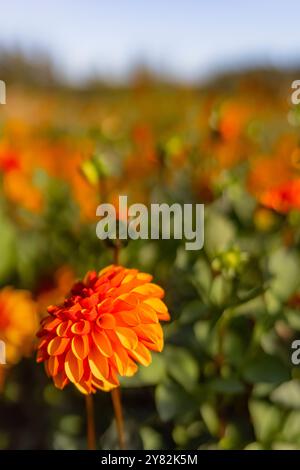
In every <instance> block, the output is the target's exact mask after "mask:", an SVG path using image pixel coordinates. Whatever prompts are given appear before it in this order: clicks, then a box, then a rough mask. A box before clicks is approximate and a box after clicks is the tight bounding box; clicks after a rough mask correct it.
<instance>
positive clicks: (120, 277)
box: [110, 270, 126, 287]
mask: <svg viewBox="0 0 300 470" xmlns="http://www.w3.org/2000/svg"><path fill="white" fill-rule="evenodd" d="M125 276H126V271H125V272H124V271H123V270H122V271H121V272H119V273H118V274H116V275H115V276H114V277H113V278H112V279H111V281H110V285H111V287H117V286H119V285H120V284H121V283H122V281H123V279H124V277H125Z"/></svg>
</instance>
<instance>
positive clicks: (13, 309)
mask: <svg viewBox="0 0 300 470" xmlns="http://www.w3.org/2000/svg"><path fill="white" fill-rule="evenodd" d="M37 327H38V319H37V311H36V304H35V303H34V302H33V300H32V298H31V295H30V293H29V292H27V291H25V290H15V289H13V288H12V287H5V288H3V289H1V290H0V340H1V341H4V343H5V353H6V362H7V364H8V365H13V364H15V363H17V362H18V361H19V360H20V359H21V358H22V356H26V355H28V354H29V353H30V352H31V351H32V350H33V342H34V338H35V333H36V329H37Z"/></svg>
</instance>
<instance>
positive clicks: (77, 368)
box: [65, 349, 84, 383]
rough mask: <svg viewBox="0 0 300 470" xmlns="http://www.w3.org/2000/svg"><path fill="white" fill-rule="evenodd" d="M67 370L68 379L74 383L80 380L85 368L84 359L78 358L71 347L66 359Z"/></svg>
mask: <svg viewBox="0 0 300 470" xmlns="http://www.w3.org/2000/svg"><path fill="white" fill-rule="evenodd" d="M65 372H66V375H67V377H68V379H69V380H70V381H71V382H73V383H78V382H80V380H81V378H82V376H83V372H84V368H83V361H81V360H80V359H77V357H76V356H75V355H74V353H73V351H72V350H71V349H70V350H69V351H68V352H67V355H66V359H65Z"/></svg>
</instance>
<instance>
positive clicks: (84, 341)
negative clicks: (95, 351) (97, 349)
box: [71, 335, 90, 359]
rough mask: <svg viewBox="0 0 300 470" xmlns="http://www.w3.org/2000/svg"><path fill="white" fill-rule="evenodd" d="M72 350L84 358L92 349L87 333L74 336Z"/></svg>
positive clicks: (77, 355) (80, 357) (79, 357)
mask: <svg viewBox="0 0 300 470" xmlns="http://www.w3.org/2000/svg"><path fill="white" fill-rule="evenodd" d="M71 347H72V351H73V353H74V354H75V356H76V357H77V358H78V359H84V358H85V357H86V356H87V355H88V353H89V350H90V347H89V338H88V336H87V335H81V336H79V335H78V336H74V338H73V339H72V343H71Z"/></svg>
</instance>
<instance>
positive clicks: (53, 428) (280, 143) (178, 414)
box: [0, 57, 300, 449]
mask: <svg viewBox="0 0 300 470" xmlns="http://www.w3.org/2000/svg"><path fill="white" fill-rule="evenodd" d="M35 67H36V65H34V64H29V63H26V61H25V63H23V62H22V60H21V59H20V58H19V62H18V61H16V60H15V59H14V60H12V59H11V58H7V57H6V58H4V59H3V60H2V63H1V61H0V72H1V78H3V79H4V80H6V81H7V83H9V87H8V99H7V105H5V106H1V107H0V172H1V195H0V196H1V197H0V253H1V256H0V261H1V262H0V283H1V286H2V287H1V291H0V339H4V340H5V341H6V343H7V362H8V364H7V365H6V366H0V373H1V381H0V382H1V396H0V413H1V422H0V447H1V448H2V449H7V448H8V449H45V448H49V449H82V448H85V446H86V436H85V418H84V401H83V398H82V396H81V395H80V394H79V392H78V391H77V390H76V389H75V388H74V387H72V386H68V387H67V389H65V390H64V391H60V390H58V389H56V388H55V387H54V385H53V384H52V382H51V381H50V380H49V379H48V378H47V376H46V374H45V373H44V370H43V366H42V365H40V364H37V363H36V359H35V351H34V349H35V344H36V343H35V342H36V340H35V335H36V332H37V330H38V324H39V321H40V320H41V319H42V318H43V317H44V316H45V314H46V308H47V306H48V305H51V304H57V303H60V302H62V300H63V299H64V297H65V296H66V294H67V293H68V292H69V290H70V288H71V286H72V285H73V284H74V282H75V281H76V280H77V279H78V278H81V277H82V276H84V274H85V273H86V272H87V271H88V270H91V269H96V270H100V269H101V268H103V267H104V266H106V265H109V264H111V262H112V250H111V247H110V246H109V245H108V244H105V243H103V242H101V241H100V240H98V239H97V237H96V231H95V229H96V223H97V218H96V215H95V211H96V207H97V205H98V204H99V203H101V202H111V203H116V202H117V199H118V196H119V195H122V194H126V195H128V203H129V204H132V203H135V202H141V203H145V204H147V205H148V204H150V203H152V202H160V203H162V202H167V203H169V204H172V203H174V202H178V203H181V204H184V203H194V204H196V203H204V204H205V244H204V248H203V249H202V250H201V251H186V250H185V248H184V244H185V242H184V240H183V241H180V240H137V241H129V243H128V244H126V245H125V246H124V247H122V250H121V253H120V261H121V264H122V265H123V266H126V267H129V268H130V267H135V268H137V269H139V270H141V271H145V272H149V273H151V274H152V275H153V276H154V281H155V282H157V283H158V284H159V285H161V286H162V287H163V288H164V290H165V292H166V297H165V302H166V304H167V306H168V308H169V311H170V314H171V321H170V322H169V323H167V324H165V325H164V327H163V328H164V334H165V347H164V350H163V352H162V353H161V354H155V353H154V354H153V361H152V364H151V365H150V366H149V367H148V368H145V367H143V366H141V367H140V368H139V372H138V373H137V374H136V375H135V376H134V377H131V378H126V379H122V380H121V384H122V401H123V408H124V415H125V426H126V443H127V447H128V448H144V449H174V448H175V449H283V448H284V449H285V448H292V449H299V448H300V368H299V366H298V367H297V366H294V365H292V362H291V354H292V349H291V344H292V342H293V340H294V339H298V338H299V336H300V256H299V248H300V215H299V209H300V196H299V195H300V192H299V188H300V178H299V168H300V167H299V165H300V163H299V162H300V146H299V126H300V108H299V107H298V106H295V105H292V104H291V101H290V94H291V88H290V86H291V82H292V81H293V79H295V78H297V76H296V73H288V72H281V71H278V70H269V71H268V70H256V71H255V70H252V71H248V72H244V73H233V74H228V75H223V76H219V77H217V78H215V79H211V80H209V81H207V83H205V84H203V85H201V86H198V87H196V86H188V85H180V84H176V83H169V82H167V81H163V80H158V79H156V78H155V77H154V76H152V75H151V74H149V73H148V72H147V71H146V70H140V71H139V72H138V73H136V75H135V76H134V77H133V78H132V80H131V83H130V84H129V85H127V86H121V85H114V86H112V85H108V84H106V83H100V82H95V83H89V84H87V85H85V86H82V87H77V88H76V87H71V86H70V85H66V84H65V83H61V82H59V80H56V79H55V77H52V75H51V73H48V71H47V70H48V69H47V67H46V68H45V67H44V68H43V67H39V68H36V69H35ZM298 75H299V74H298ZM20 77H21V79H20ZM8 286H10V287H8ZM110 400H111V399H110V396H109V394H107V393H105V392H97V394H96V396H95V407H96V428H97V436H98V438H97V445H98V448H102V449H107V448H117V446H118V444H117V438H116V432H115V427H114V426H115V425H114V421H113V413H112V410H111V404H110Z"/></svg>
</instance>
